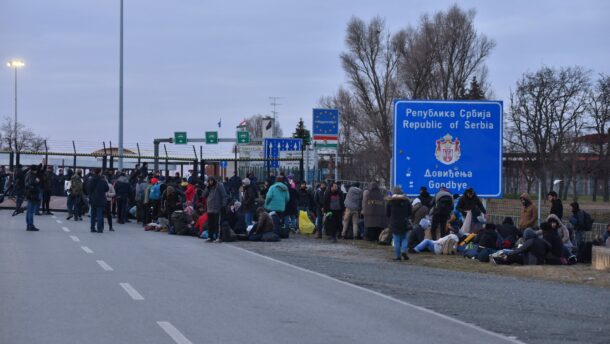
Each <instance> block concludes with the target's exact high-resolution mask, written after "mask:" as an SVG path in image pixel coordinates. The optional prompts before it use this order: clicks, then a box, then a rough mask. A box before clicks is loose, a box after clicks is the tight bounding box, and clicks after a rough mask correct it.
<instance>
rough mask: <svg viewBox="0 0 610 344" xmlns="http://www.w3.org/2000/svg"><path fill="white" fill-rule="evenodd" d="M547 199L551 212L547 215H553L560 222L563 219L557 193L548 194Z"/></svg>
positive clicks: (561, 206)
mask: <svg viewBox="0 0 610 344" xmlns="http://www.w3.org/2000/svg"><path fill="white" fill-rule="evenodd" d="M547 199H548V200H549V201H550V202H551V211H550V213H549V214H555V215H557V217H558V218H559V219H560V220H561V218H562V217H563V204H562V203H561V198H559V196H558V195H557V192H555V191H551V192H549V194H548V195H547Z"/></svg>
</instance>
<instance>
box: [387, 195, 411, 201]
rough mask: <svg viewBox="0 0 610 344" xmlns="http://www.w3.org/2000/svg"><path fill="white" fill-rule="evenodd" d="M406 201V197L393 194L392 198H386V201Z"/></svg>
mask: <svg viewBox="0 0 610 344" xmlns="http://www.w3.org/2000/svg"><path fill="white" fill-rule="evenodd" d="M406 199H407V196H405V195H404V194H393V195H392V196H390V197H388V201H401V200H406Z"/></svg>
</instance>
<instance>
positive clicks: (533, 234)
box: [523, 228, 537, 239]
mask: <svg viewBox="0 0 610 344" xmlns="http://www.w3.org/2000/svg"><path fill="white" fill-rule="evenodd" d="M536 236H537V235H536V232H534V230H533V229H531V228H526V229H525V231H523V237H524V238H525V239H533V238H535V237H536Z"/></svg>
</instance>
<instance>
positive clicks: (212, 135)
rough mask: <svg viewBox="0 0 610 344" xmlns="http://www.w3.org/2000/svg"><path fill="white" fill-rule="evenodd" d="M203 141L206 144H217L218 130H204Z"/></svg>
mask: <svg viewBox="0 0 610 344" xmlns="http://www.w3.org/2000/svg"><path fill="white" fill-rule="evenodd" d="M205 143H206V144H208V145H209V144H217V143H218V132H217V131H206V132H205Z"/></svg>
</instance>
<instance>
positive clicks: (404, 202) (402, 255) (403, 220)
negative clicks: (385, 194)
mask: <svg viewBox="0 0 610 344" xmlns="http://www.w3.org/2000/svg"><path fill="white" fill-rule="evenodd" d="M386 209H387V210H386V215H387V217H388V219H389V223H390V230H391V231H392V238H393V240H394V260H396V261H400V260H401V259H404V260H409V256H408V255H407V250H408V248H409V241H408V240H407V232H408V231H410V230H411V224H410V223H409V222H410V218H411V202H410V201H409V200H408V199H407V197H406V196H405V195H404V194H403V192H402V189H401V188H400V187H399V186H396V187H394V190H393V192H392V196H391V197H390V198H389V199H388V202H387V206H386Z"/></svg>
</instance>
